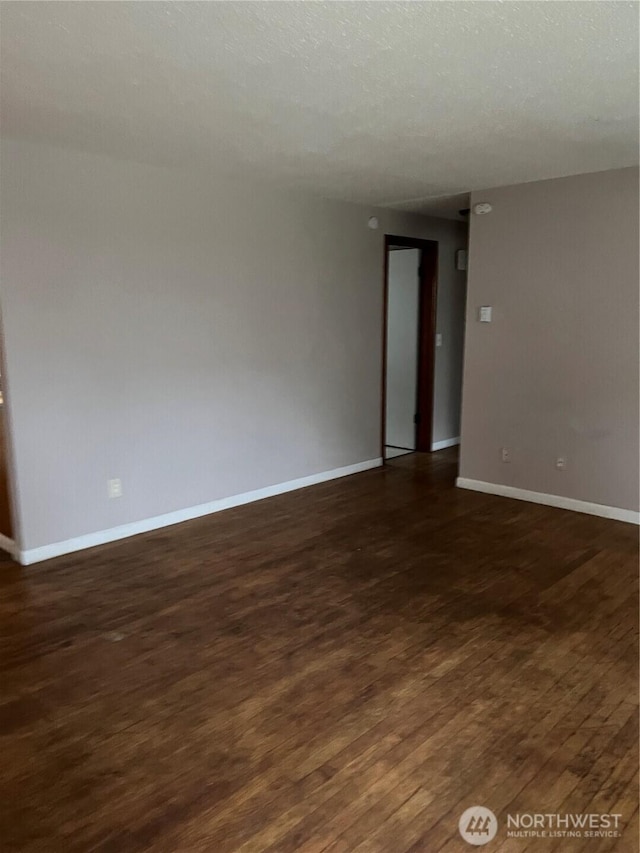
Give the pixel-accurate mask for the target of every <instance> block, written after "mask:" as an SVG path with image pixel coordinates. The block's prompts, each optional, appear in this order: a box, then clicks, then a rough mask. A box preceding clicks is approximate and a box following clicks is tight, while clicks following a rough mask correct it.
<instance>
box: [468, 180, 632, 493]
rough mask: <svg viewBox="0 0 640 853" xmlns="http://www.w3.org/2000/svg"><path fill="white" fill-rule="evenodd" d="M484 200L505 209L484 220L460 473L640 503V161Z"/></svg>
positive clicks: (474, 247) (473, 269) (472, 260)
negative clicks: (486, 308)
mask: <svg viewBox="0 0 640 853" xmlns="http://www.w3.org/2000/svg"><path fill="white" fill-rule="evenodd" d="M476 202H489V203H490V204H491V205H492V206H493V210H492V212H491V213H490V214H488V215H484V216H477V215H476V216H472V219H471V230H470V246H469V282H468V309H467V329H466V349H465V366H464V395H463V416H462V448H461V462H460V475H461V476H462V477H464V478H469V479H475V480H479V481H482V482H486V483H492V484H502V485H509V486H513V487H516V488H521V489H526V490H530V491H534V492H540V493H543V494H549V495H559V496H563V497H567V498H573V499H577V500H582V501H588V502H590V503H596V504H601V505H605V506H609V507H618V508H622V509H628V510H637V509H638V469H639V461H640V460H639V458H638V456H639V454H638V433H639V423H638V402H639V401H638V389H639V376H638V343H639V341H638V203H639V198H638V170H637V169H634V168H631V169H619V170H614V171H608V172H598V173H595V174H588V175H578V176H575V177H569V178H562V179H558V180H550V181H541V182H537V183H529V184H523V185H519V186H511V187H502V188H500V189H491V190H485V191H482V192H476V193H473V195H472V199H471V203H472V205H473V204H475V203H476ZM481 305H490V306H492V307H493V322H492V323H480V322H478V318H477V312H478V308H479V306H481ZM502 447H506V448H508V449H509V450H510V453H511V462H510V463H504V462H502V461H501V448H502ZM558 457H562V458H564V459H565V460H566V464H565V467H564V468H563V469H558V468H557V467H556V460H557V458H558Z"/></svg>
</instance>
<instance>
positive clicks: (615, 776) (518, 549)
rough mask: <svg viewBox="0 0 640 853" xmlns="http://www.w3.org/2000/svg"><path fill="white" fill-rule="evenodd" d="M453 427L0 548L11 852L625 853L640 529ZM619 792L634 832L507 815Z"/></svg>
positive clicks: (2, 794)
mask: <svg viewBox="0 0 640 853" xmlns="http://www.w3.org/2000/svg"><path fill="white" fill-rule="evenodd" d="M455 473H456V454H455V449H452V450H445V451H441V452H440V453H437V454H434V455H432V456H429V455H421V454H413V455H411V456H408V457H404V458H402V457H401V458H398V459H394V460H393V461H391V462H390V464H388V465H387V466H386V467H385V468H384V469H377V470H374V471H369V472H367V473H364V474H358V475H355V476H352V477H349V478H345V479H343V480H338V481H334V482H331V483H326V484H323V485H320V486H315V487H313V488H309V489H306V490H303V491H299V492H295V493H291V494H288V495H283V496H281V497H276V498H271V499H269V500H266V501H262V502H260V503H256V504H252V505H248V506H244V507H240V508H238V509H234V510H229V511H227V512H224V513H220V514H217V515H213V516H209V517H208V518H204V519H200V520H197V521H193V522H188V523H186V524H182V525H180V526H176V527H174V528H170V529H165V530H161V531H158V532H155V533H150V534H145V535H144V536H139V537H137V538H135V539H131V540H128V541H124V542H119V543H115V544H112V545H108V546H104V547H100V548H95V549H93V550H91V551H85V552H83V553H79V554H76V555H72V556H69V557H64V558H60V559H57V560H52V561H50V562H47V563H43V564H40V565H36V566H33V567H30V568H26V569H21V568H19V567H17V566H15V565H14V564H12V563H11V562H10V561H8V560H7V561H5V562H4V563H3V564H2V565H1V566H0V629H1V638H0V639H1V645H0V651H1V659H0V679H1V680H0V691H1V697H0V703H1V704H0V763H1V764H0V773H1V786H0V848H1V849H2V850H3V851H25V853H27V852H28V853H31V851H47V853H58V851H65V853H66V851H70V853H74V851H82V853H84V851H100V853H129V851H154V852H155V851H157V852H158V853H160V851H162V853H200V851H202V853H204V851H206V853H228V852H229V853H230V851H242V853H262V851H269V853H294V851H295V853H302V851H303V852H304V853H312V851H313V853H320V851H324V853H418V852H420V853H436V851H446V853H453V851H465V850H471V849H473V848H472V847H470V846H469V845H468V844H467V843H466V842H465V841H463V839H462V838H461V837H460V835H459V834H458V819H459V817H460V815H461V813H462V812H463V810H464V809H466V808H467V807H468V806H472V805H484V806H487V807H488V808H490V809H492V810H493V811H494V812H495V813H496V815H497V817H498V821H499V823H500V826H499V830H498V835H497V836H496V838H495V839H494V840H493V841H491V842H490V843H489V845H488V846H487V847H486V848H484V849H486V850H491V851H497V850H500V851H501V853H502V852H503V851H514V852H515V853H522V851H545V852H546V851H562V853H565V851H569V853H571V851H589V853H596V851H613V850H615V851H634V853H635V851H636V850H637V849H638V812H637V810H638V796H637V770H638V753H637V734H638V732H637V686H638V680H637V679H638V671H637V628H638V613H637V570H638V549H637V544H638V535H637V529H636V528H634V527H633V526H631V525H625V524H622V523H620V522H614V521H608V520H604V519H600V518H594V517H590V516H586V515H579V514H576V513H570V512H565V511H562V510H556V509H550V508H546V507H542V506H536V505H533V504H527V503H522V502H518V501H512V500H507V499H504V498H498V497H492V496H488V495H481V494H477V493H473V492H465V491H462V490H456V489H455V488H454V486H453V483H454V478H455ZM525 812H526V813H549V812H559V813H565V812H571V813H581V812H589V813H600V812H607V813H619V814H621V815H622V817H621V819H620V832H621V834H620V836H619V837H618V838H600V839H597V838H588V839H587V838H581V839H567V838H538V839H536V838H524V839H508V838H507V835H506V831H507V829H506V815H507V814H508V813H510V814H516V813H525Z"/></svg>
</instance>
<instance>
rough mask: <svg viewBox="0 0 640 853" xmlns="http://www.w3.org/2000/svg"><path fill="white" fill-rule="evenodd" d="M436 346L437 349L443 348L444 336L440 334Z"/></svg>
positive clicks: (437, 336)
mask: <svg viewBox="0 0 640 853" xmlns="http://www.w3.org/2000/svg"><path fill="white" fill-rule="evenodd" d="M436 346H437V347H441V346H442V335H441V334H440V333H438V334H437V335H436Z"/></svg>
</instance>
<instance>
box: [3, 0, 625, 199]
mask: <svg viewBox="0 0 640 853" xmlns="http://www.w3.org/2000/svg"><path fill="white" fill-rule="evenodd" d="M639 8H640V7H639V6H638V5H637V4H636V3H631V2H629V3H628V2H578V0H569V2H506V3H501V2H408V3H405V2H392V3H389V2H346V3H344V2H320V3H318V2H284V3H283V2H257V3H256V2H222V3H221V2H186V3H185V2H153V3H145V2H137V3H133V2H123V3H118V2H111V3H93V2H35V3H20V2H16V3H6V2H5V3H3V4H2V31H1V39H2V42H1V48H2V53H1V56H2V90H1V94H2V126H3V132H4V133H7V134H10V135H13V136H16V135H18V136H24V137H27V138H30V139H35V140H48V141H51V142H54V143H56V144H63V145H70V146H74V147H77V148H82V149H87V150H92V151H99V152H102V153H105V154H110V155H113V156H116V157H123V158H127V159H135V160H140V161H143V162H149V163H155V164H166V165H174V166H180V167H187V168H198V169H203V170H211V169H222V170H224V171H227V172H230V173H237V172H239V171H241V172H242V173H244V174H246V173H247V172H252V171H255V172H256V173H259V174H260V175H261V176H262V177H267V179H272V180H275V181H277V182H278V183H279V184H281V185H284V186H292V187H301V188H304V189H307V190H310V191H312V192H314V193H318V194H321V195H324V196H329V197H335V198H342V199H348V200H353V201H361V202H367V203H371V204H377V205H384V206H393V207H400V208H404V209H407V210H417V211H425V212H426V211H429V212H433V213H436V214H439V215H451V213H452V211H456V210H457V208H458V207H460V206H465V204H466V196H464V195H462V196H459V194H461V193H466V192H467V191H469V190H470V189H481V188H486V187H491V186H497V185H502V184H510V183H518V182H522V181H531V180H537V179H541V178H548V177H556V176H560V175H568V174H577V173H581V172H589V171H598V170H601V169H608V168H614V167H619V166H626V165H631V164H633V163H636V162H637V160H638V13H639Z"/></svg>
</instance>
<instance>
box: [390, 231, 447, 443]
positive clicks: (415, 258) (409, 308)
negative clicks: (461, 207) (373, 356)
mask: <svg viewBox="0 0 640 853" xmlns="http://www.w3.org/2000/svg"><path fill="white" fill-rule="evenodd" d="M437 286H438V243H437V242H436V241H434V240H418V239H413V238H409V237H394V236H391V235H387V236H386V237H385V285H384V369H383V389H382V399H383V406H382V419H383V423H382V457H383V459H391V458H393V457H395V456H401V455H404V454H407V453H412V452H414V451H421V452H429V451H431V449H432V426H433V396H434V368H435V356H434V348H435V344H436V337H435V336H436V305H437Z"/></svg>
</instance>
